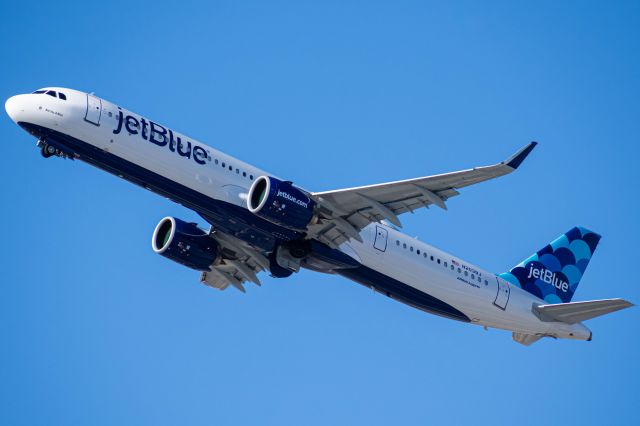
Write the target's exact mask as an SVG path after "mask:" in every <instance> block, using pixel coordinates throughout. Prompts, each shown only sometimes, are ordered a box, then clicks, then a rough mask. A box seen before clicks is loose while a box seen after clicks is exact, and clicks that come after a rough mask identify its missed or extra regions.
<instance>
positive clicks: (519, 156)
mask: <svg viewBox="0 0 640 426" xmlns="http://www.w3.org/2000/svg"><path fill="white" fill-rule="evenodd" d="M536 145H538V142H535V141H533V142H530V143H529V144H528V145H527V146H525V147H524V148H522V149H520V151H518V152H516V153H515V154H513V156H511V158H509V159H508V160H507V161H505V164H506V165H507V166H509V167H511V168H512V169H514V170H515V169H517V168H518V167H520V164H522V162H523V161H524V160H525V158H527V156H528V155H529V154H530V153H531V151H533V148H535V147H536Z"/></svg>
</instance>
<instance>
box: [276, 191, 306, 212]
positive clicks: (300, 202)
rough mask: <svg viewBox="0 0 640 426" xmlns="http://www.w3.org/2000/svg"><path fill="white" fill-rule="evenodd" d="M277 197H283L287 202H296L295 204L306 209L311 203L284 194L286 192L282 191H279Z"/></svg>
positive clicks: (286, 193)
mask: <svg viewBox="0 0 640 426" xmlns="http://www.w3.org/2000/svg"><path fill="white" fill-rule="evenodd" d="M276 196H278V197H282V198H284V199H286V200H289V201H292V202H294V203H296V204H298V205H300V206H302V207H304V208H307V207H308V206H309V202H308V201H306V202H305V201H302V200H299V199H297V198H296V197H294V196H293V195H291V194H289V193H288V192H284V191H282V190H280V189H279V190H278V193H277V194H276Z"/></svg>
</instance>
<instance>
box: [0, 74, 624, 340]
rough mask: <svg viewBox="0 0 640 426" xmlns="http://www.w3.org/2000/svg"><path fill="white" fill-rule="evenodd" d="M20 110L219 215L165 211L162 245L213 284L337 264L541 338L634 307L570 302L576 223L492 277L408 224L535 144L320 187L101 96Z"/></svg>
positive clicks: (60, 149)
mask: <svg viewBox="0 0 640 426" xmlns="http://www.w3.org/2000/svg"><path fill="white" fill-rule="evenodd" d="M5 109H6V111H7V114H8V115H9V117H10V118H11V119H12V120H13V121H14V122H15V123H16V124H18V125H19V126H20V127H21V128H22V129H24V130H25V131H26V132H28V133H29V134H30V135H32V136H34V137H35V138H37V146H38V147H39V148H40V152H41V154H42V156H43V157H45V158H49V157H59V158H64V159H70V160H80V161H84V162H86V163H88V164H91V165H93V166H95V167H98V168H100V169H102V170H105V171H107V172H109V173H112V174H114V175H116V176H118V177H120V178H123V179H126V180H128V181H130V182H132V183H134V184H136V185H139V186H142V187H143V188H146V189H148V190H150V191H153V192H155V193H157V194H159V195H161V196H164V197H166V198H168V199H170V200H172V201H174V202H176V203H179V204H182V205H183V206H185V207H186V208H188V209H191V210H193V211H195V212H196V213H198V214H199V215H200V216H201V217H202V218H203V219H204V220H205V221H206V222H207V223H208V225H209V228H208V229H202V228H201V227H199V226H198V225H197V224H196V223H191V222H186V221H183V220H181V219H178V218H175V217H165V218H163V219H162V220H160V222H159V223H158V224H157V226H156V228H155V230H154V232H153V235H152V238H151V246H152V248H153V250H154V251H155V252H156V253H158V254H159V255H161V256H164V257H166V258H168V259H170V260H172V261H174V262H177V263H179V264H181V265H184V266H186V267H188V268H191V269H193V270H196V271H199V272H200V281H201V282H202V283H203V284H205V285H207V286H210V287H212V288H215V289H219V290H224V289H226V288H228V287H234V288H236V289H238V290H240V291H242V292H245V291H246V290H245V284H246V283H247V282H252V283H255V284H257V285H260V284H261V282H260V279H259V277H258V274H259V273H260V272H262V271H265V272H267V273H269V274H270V275H271V276H272V277H275V278H287V277H289V276H291V275H292V274H293V273H296V272H299V271H300V269H301V268H306V269H309V270H313V271H318V272H323V273H328V274H337V275H341V276H343V277H346V278H348V279H350V280H352V281H354V282H356V283H359V284H362V285H364V286H366V287H369V288H370V289H373V290H374V291H376V292H379V293H381V294H383V295H385V296H387V297H389V298H391V299H394V300H397V301H399V302H402V303H405V304H407V305H409V306H412V307H414V308H417V309H420V310H422V311H426V312H428V313H432V314H435V315H440V316H442V317H446V318H450V319H454V320H458V321H463V322H468V323H471V324H476V325H480V326H483V327H484V328H485V329H488V328H497V329H503V330H508V331H511V332H512V337H513V340H515V341H516V342H518V343H520V344H523V345H526V346H528V345H531V344H532V343H535V342H536V341H538V340H540V339H541V338H543V337H550V338H554V339H558V338H562V339H574V340H587V341H590V340H591V338H592V332H591V331H590V330H589V329H588V328H587V327H586V326H585V325H584V324H583V323H582V322H583V321H585V320H588V319H591V318H595V317H597V316H600V315H604V314H608V313H611V312H614V311H618V310H620V309H624V308H628V307H630V306H633V304H632V303H630V302H628V301H626V300H623V299H605V300H592V301H581V302H573V301H572V297H573V295H574V293H575V291H576V289H577V287H578V284H579V282H580V280H581V278H582V276H583V274H584V273H585V270H586V268H587V265H588V264H589V261H590V259H591V257H592V256H593V254H594V251H595V249H596V247H597V245H598V242H599V240H600V235H598V234H597V233H595V232H593V231H590V230H588V229H586V228H583V227H580V226H576V227H574V228H572V229H570V230H568V231H567V232H565V233H564V234H562V235H560V236H559V237H558V238H556V239H555V240H553V241H551V242H550V243H548V244H546V245H545V246H544V247H542V248H541V249H540V250H538V251H537V252H535V253H534V254H533V255H531V256H529V257H527V258H526V259H525V260H523V261H522V262H520V263H519V264H518V265H516V266H514V267H512V268H511V269H509V270H507V271H505V272H503V273H500V274H495V273H492V272H489V271H487V270H485V269H482V268H480V267H479V266H476V265H473V264H471V263H469V262H466V261H464V260H462V259H461V258H459V257H457V256H454V255H451V254H449V253H446V252H444V251H442V250H439V249H437V248H435V247H432V246H430V245H428V244H426V243H424V242H421V241H418V240H417V239H415V238H411V237H409V236H407V235H405V234H403V233H401V232H400V231H399V230H398V228H400V227H401V223H400V220H399V218H398V217H399V216H400V215H401V214H403V213H406V212H413V211H414V210H417V209H420V208H423V207H425V208H428V207H431V206H436V207H439V208H441V209H447V205H446V201H447V200H448V199H450V198H452V197H455V196H457V195H459V194H460V193H459V192H458V190H459V189H461V188H464V187H467V186H470V185H474V184H476V183H480V182H483V181H486V180H489V179H494V178H497V177H500V176H504V175H507V174H509V173H511V172H513V171H515V170H516V169H517V168H518V167H519V166H520V165H521V164H522V162H523V161H524V160H525V158H526V157H527V156H528V155H529V154H530V153H531V151H532V150H533V149H534V147H535V146H536V144H537V143H536V142H531V143H529V144H528V145H526V146H525V147H523V148H522V149H520V150H519V151H517V152H516V153H515V154H514V155H512V156H511V157H509V158H508V159H507V160H505V161H502V162H500V163H497V164H494V165H489V166H483V167H475V168H472V169H468V170H462V171H457V172H453V173H444V174H439V175H432V176H426V177H420V178H415V179H408V180H400V181H396V182H388V183H381V184H374V185H367V186H360V187H354V188H347V189H338V190H329V191H320V192H312V191H308V190H306V189H304V188H302V187H301V186H298V185H295V184H294V183H293V182H291V181H288V180H286V179H281V178H278V177H276V176H275V175H273V174H270V173H267V172H265V171H263V170H260V169H258V168H257V167H255V166H252V165H250V164H247V163H245V162H243V161H240V160H238V159H236V158H233V157H231V156H229V155H227V154H224V153H222V152H220V151H218V150H216V149H215V148H213V147H211V146H208V145H205V144H203V143H201V142H198V141H196V140H195V139H192V138H189V137H187V136H185V135H183V134H181V133H178V132H176V131H174V130H173V129H172V128H170V127H167V126H165V125H161V124H159V123H156V122H155V121H152V120H150V119H148V118H146V117H143V116H141V115H138V114H135V113H133V112H131V111H129V110H127V109H125V108H123V107H121V106H119V105H116V104H114V103H112V102H109V101H107V100H105V99H101V98H99V97H97V96H96V95H95V94H93V93H85V92H82V91H78V90H73V89H68V88H62V87H46V88H43V89H39V90H36V91H34V92H33V93H27V94H20V95H16V96H12V97H11V98H9V99H8V100H7V101H6V103H5Z"/></svg>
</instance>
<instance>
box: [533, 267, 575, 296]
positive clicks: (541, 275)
mask: <svg viewBox="0 0 640 426" xmlns="http://www.w3.org/2000/svg"><path fill="white" fill-rule="evenodd" d="M527 278H534V279H536V278H538V279H540V280H542V281H544V282H545V283H547V284H551V285H552V286H554V287H555V288H557V289H558V290H562V291H564V292H565V293H566V292H567V290H569V284H568V283H567V282H566V281H563V280H562V279H561V278H559V277H558V276H557V275H556V274H555V273H553V272H551V271H550V270H548V269H544V268H540V269H538V268H534V267H533V265H531V266H530V267H529V276H528V277H527Z"/></svg>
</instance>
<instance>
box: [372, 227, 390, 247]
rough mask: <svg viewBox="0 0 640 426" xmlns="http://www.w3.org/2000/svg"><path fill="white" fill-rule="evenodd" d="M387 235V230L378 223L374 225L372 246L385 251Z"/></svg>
mask: <svg viewBox="0 0 640 426" xmlns="http://www.w3.org/2000/svg"><path fill="white" fill-rule="evenodd" d="M388 236H389V231H387V230H386V229H384V228H383V227H382V226H380V225H376V239H375V240H374V242H373V248H375V249H377V250H380V251H385V250H386V249H387V238H388Z"/></svg>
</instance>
